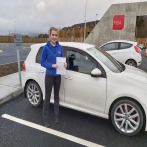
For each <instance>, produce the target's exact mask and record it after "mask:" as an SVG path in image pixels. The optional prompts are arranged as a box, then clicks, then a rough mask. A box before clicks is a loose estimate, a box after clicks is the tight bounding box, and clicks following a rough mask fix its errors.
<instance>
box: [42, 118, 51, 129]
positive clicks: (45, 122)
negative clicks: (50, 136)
mask: <svg viewBox="0 0 147 147" xmlns="http://www.w3.org/2000/svg"><path fill="white" fill-rule="evenodd" d="M43 123H44V126H45V127H47V128H49V127H50V124H49V122H48V121H47V120H45V119H44V120H43Z"/></svg>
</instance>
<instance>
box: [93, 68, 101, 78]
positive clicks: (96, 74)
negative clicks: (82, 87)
mask: <svg viewBox="0 0 147 147" xmlns="http://www.w3.org/2000/svg"><path fill="white" fill-rule="evenodd" d="M101 75H102V72H101V71H100V70H99V69H98V68H95V69H94V70H92V72H91V76H92V77H99V76H101Z"/></svg>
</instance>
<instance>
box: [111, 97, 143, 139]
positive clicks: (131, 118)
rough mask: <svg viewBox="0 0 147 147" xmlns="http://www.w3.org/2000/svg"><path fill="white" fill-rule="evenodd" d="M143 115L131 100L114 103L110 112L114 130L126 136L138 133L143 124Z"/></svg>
mask: <svg viewBox="0 0 147 147" xmlns="http://www.w3.org/2000/svg"><path fill="white" fill-rule="evenodd" d="M144 120H145V118H144V115H143V111H142V109H141V108H140V106H139V105H138V104H137V103H135V102H134V101H131V100H128V99H126V100H120V101H118V102H116V103H115V104H114V106H113V108H112V111H111V121H112V124H113V126H114V127H115V129H116V130H117V131H118V132H119V133H121V134H124V135H126V136H133V135H135V134H137V133H139V132H140V131H141V129H142V127H143V124H144Z"/></svg>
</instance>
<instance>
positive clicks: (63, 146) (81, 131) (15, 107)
mask: <svg viewBox="0 0 147 147" xmlns="http://www.w3.org/2000/svg"><path fill="white" fill-rule="evenodd" d="M144 54H145V51H143V52H142V56H143V62H142V64H141V65H140V66H139V68H140V69H143V70H144V71H146V72H147V57H144ZM3 114H8V115H11V116H14V117H17V118H20V119H22V120H26V121H29V122H32V123H35V124H39V125H41V126H42V125H43V122H42V106H41V107H38V108H34V107H32V106H31V105H30V104H29V102H28V100H27V99H25V98H24V97H23V95H21V96H19V97H18V98H16V99H15V100H12V101H9V102H7V103H5V104H3V105H1V106H0V147H26V146H27V147H80V146H82V145H80V144H79V143H76V142H72V141H69V140H67V138H64V139H63V138H61V137H58V136H56V135H51V134H50V133H46V132H43V131H39V130H37V129H35V128H31V127H28V126H26V125H22V124H20V123H17V122H14V121H11V120H8V119H6V118H3V117H2V115H3ZM53 118H54V110H53V104H51V105H50V116H49V119H50V126H51V127H50V128H51V129H53V130H57V131H60V132H63V133H66V134H69V135H72V136H75V137H78V138H81V139H84V140H86V141H90V142H92V143H96V144H99V145H102V146H107V147H127V146H128V147H147V139H146V136H147V132H141V133H140V134H138V135H136V136H133V137H127V136H124V135H121V134H119V133H118V132H117V131H116V130H115V129H114V127H113V126H112V124H111V122H110V121H109V120H106V119H103V118H99V117H95V116H92V115H88V114H85V113H81V112H78V111H75V110H71V109H68V108H64V107H60V123H59V124H55V123H54V119H53Z"/></svg>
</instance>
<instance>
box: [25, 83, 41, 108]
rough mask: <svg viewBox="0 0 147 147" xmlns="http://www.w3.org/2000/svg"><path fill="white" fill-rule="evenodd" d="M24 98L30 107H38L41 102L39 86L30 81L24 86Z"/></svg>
mask: <svg viewBox="0 0 147 147" xmlns="http://www.w3.org/2000/svg"><path fill="white" fill-rule="evenodd" d="M26 96H27V98H28V100H29V102H30V104H31V105H33V106H35V107H38V106H40V105H41V104H42V102H43V95H42V91H41V89H40V86H39V85H38V84H37V83H36V82H34V81H30V82H29V83H28V84H27V86H26Z"/></svg>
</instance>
